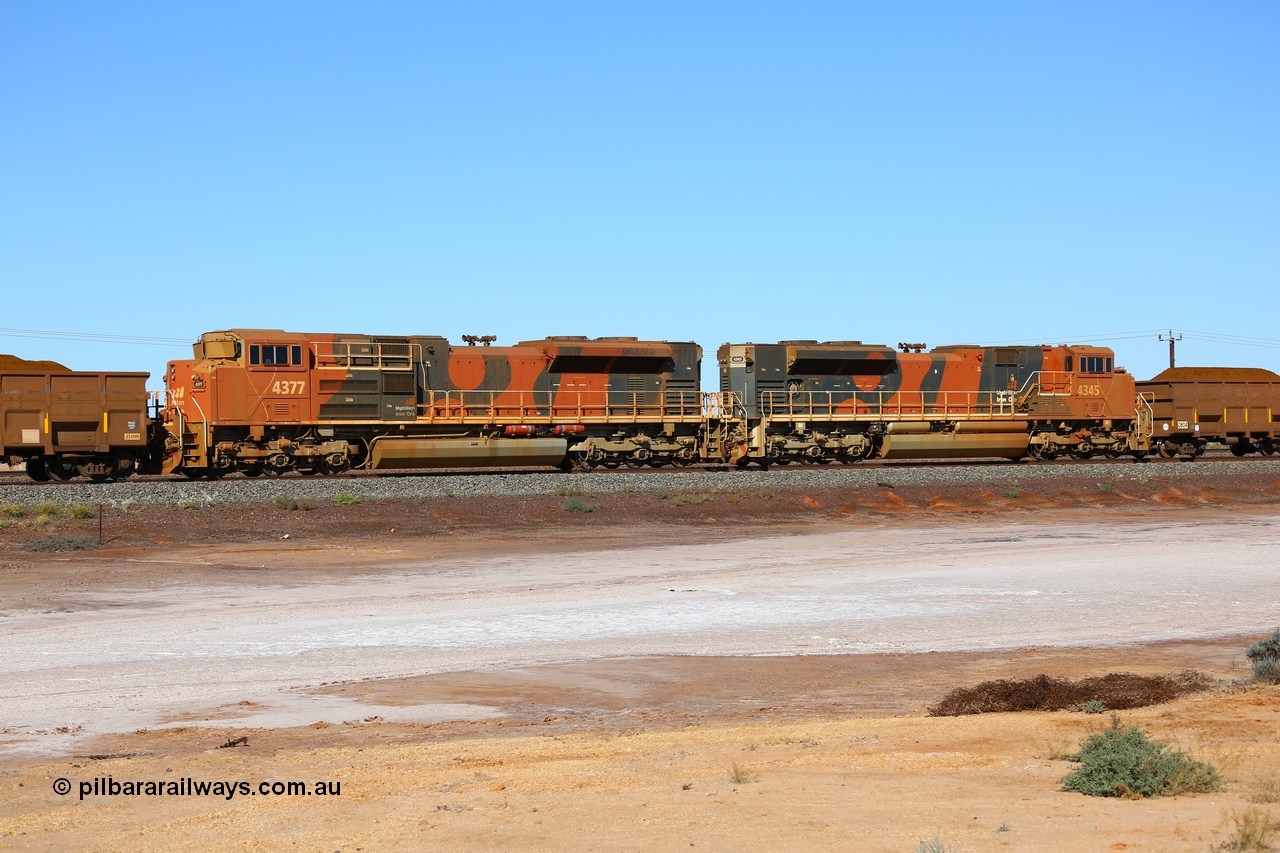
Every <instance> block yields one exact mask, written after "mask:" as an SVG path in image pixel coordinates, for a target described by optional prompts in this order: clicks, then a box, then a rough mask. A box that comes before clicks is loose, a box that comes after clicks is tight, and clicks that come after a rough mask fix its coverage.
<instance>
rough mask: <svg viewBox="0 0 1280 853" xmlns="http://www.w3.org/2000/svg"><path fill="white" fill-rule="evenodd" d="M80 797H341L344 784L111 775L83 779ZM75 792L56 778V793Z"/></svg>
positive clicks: (62, 779) (65, 782)
mask: <svg viewBox="0 0 1280 853" xmlns="http://www.w3.org/2000/svg"><path fill="white" fill-rule="evenodd" d="M77 784H78V787H79V791H80V799H82V800H83V799H84V798H86V797H222V798H223V799H226V800H230V799H234V798H235V797H258V796H263V797H313V796H314V797H340V796H342V783H341V782H337V781H331V780H327V779H323V780H321V781H319V782H282V781H264V782H256V783H255V782H241V781H218V782H206V781H203V780H199V779H192V778H191V777H190V776H184V777H183V778H181V779H168V780H163V781H162V780H154V779H146V780H137V779H130V780H127V781H124V782H119V781H117V780H116V779H114V778H112V777H111V776H106V777H98V778H95V779H92V780H81V781H80V782H79V783H77ZM71 791H72V782H71V780H70V779H66V778H59V779H55V780H53V792H54V793H55V794H58V795H59V796H66V795H67V794H70V793H71Z"/></svg>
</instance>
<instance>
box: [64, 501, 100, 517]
mask: <svg viewBox="0 0 1280 853" xmlns="http://www.w3.org/2000/svg"><path fill="white" fill-rule="evenodd" d="M67 515H69V516H71V517H72V518H93V517H94V515H96V513H95V512H94V511H93V509H92V508H91V507H87V506H85V505H84V504H76V505H75V506H73V507H72V508H71V510H70V511H69V512H68V513H67Z"/></svg>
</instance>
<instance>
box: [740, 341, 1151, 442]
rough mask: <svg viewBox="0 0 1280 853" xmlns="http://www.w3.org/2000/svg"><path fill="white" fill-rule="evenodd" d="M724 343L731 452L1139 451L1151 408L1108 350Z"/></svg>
mask: <svg viewBox="0 0 1280 853" xmlns="http://www.w3.org/2000/svg"><path fill="white" fill-rule="evenodd" d="M899 349H900V350H901V351H898V350H895V349H893V348H891V347H887V346H881V345H874V344H864V343H862V342H861V341H827V342H825V343H818V342H817V341H782V342H780V343H777V344H725V345H724V346H722V347H721V348H720V350H719V353H718V361H719V367H720V391H721V397H722V398H723V399H722V400H721V407H722V408H723V409H724V410H725V411H732V412H734V416H733V417H732V418H727V419H726V420H725V421H724V422H722V424H721V425H720V430H721V435H720V437H719V440H718V443H719V444H720V445H723V447H724V448H725V450H724V455H725V457H726V459H727V460H728V461H731V462H737V463H739V464H746V463H749V462H756V463H758V464H761V465H769V464H774V463H777V464H787V463H790V462H816V463H819V464H821V463H826V462H832V461H836V460H840V461H857V460H861V459H867V458H879V459H948V458H965V457H1005V458H1009V459H1020V458H1023V457H1028V456H1029V457H1033V458H1037V459H1052V458H1054V457H1056V456H1058V455H1060V454H1070V455H1072V456H1075V457H1077V458H1088V457H1090V456H1093V455H1096V454H1104V455H1109V456H1118V455H1121V454H1132V455H1133V456H1135V457H1139V458H1140V457H1141V456H1142V455H1144V454H1145V453H1146V452H1147V450H1148V448H1149V441H1148V436H1149V426H1150V423H1149V418H1148V417H1143V413H1142V412H1140V411H1139V410H1138V407H1137V406H1136V404H1135V393H1134V381H1133V378H1132V377H1131V376H1130V375H1129V374H1128V373H1126V372H1124V370H1123V369H1122V368H1117V367H1116V366H1115V364H1114V355H1113V353H1112V351H1111V350H1110V349H1107V348H1104V347H1085V346H1038V347H981V346H943V347H936V348H934V349H933V350H930V351H928V352H923V351H922V350H923V349H924V345H923V344H899Z"/></svg>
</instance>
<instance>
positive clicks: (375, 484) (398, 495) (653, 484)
mask: <svg viewBox="0 0 1280 853" xmlns="http://www.w3.org/2000/svg"><path fill="white" fill-rule="evenodd" d="M1210 473H1211V474H1212V475H1213V476H1215V477H1216V476H1241V477H1244V476H1250V475H1264V476H1267V477H1280V459H1252V460H1242V459H1236V458H1234V457H1231V456H1230V455H1229V454H1223V455H1222V456H1216V455H1215V456H1210V457H1208V458H1204V459H1202V460H1200V461H1198V462H1196V463H1195V464H1187V463H1185V462H1176V463H1175V462H1155V461H1153V462H1152V463H1150V464H1143V465H1136V464H1133V463H1132V462H1127V461H1123V460H1103V461H1097V462H1083V461H1076V462H1053V463H1036V464H1018V463H1008V462H1006V463H1003V464H992V463H985V464H984V463H977V462H973V461H964V462H947V463H936V462H930V463H921V462H887V463H873V464H870V465H868V464H862V465H847V466H839V465H829V466H805V467H797V466H786V467H775V468H771V469H769V470H768V471H762V470H759V469H751V468H748V469H745V470H737V469H733V470H728V469H723V468H722V469H720V470H707V469H700V468H687V469H681V470H679V471H673V470H670V469H660V470H651V469H638V470H631V469H620V470H617V471H609V472H607V473H595V472H593V473H563V472H560V471H547V470H544V471H529V470H524V471H503V470H486V471H483V472H465V473H459V472H451V471H432V472H428V473H425V474H424V473H417V474H414V475H403V474H398V475H392V476H387V475H374V474H348V475H343V476H336V477H300V476H287V477H281V478H266V477H259V478H248V477H242V476H230V477H226V478H223V479H220V480H216V481H210V480H186V479H181V478H172V477H169V478H162V477H137V478H133V479H130V480H125V481H121V482H116V483H90V482H85V481H71V482H66V483H32V482H30V481H29V480H26V479H24V478H23V476H22V475H21V473H20V472H9V473H6V474H0V503H16V504H23V505H28V506H30V505H33V504H36V503H40V502H43V501H53V502H56V503H60V504H74V503H81V504H87V505H93V504H106V505H116V506H122V505H128V504H170V505H199V504H200V503H201V502H203V503H208V504H215V503H216V504H241V503H264V502H272V501H274V500H275V499H276V498H278V497H294V498H303V497H305V498H308V499H311V500H315V501H329V500H333V499H335V498H340V497H342V496H344V495H351V496H354V497H356V498H359V499H360V500H366V501H376V500H383V499H417V498H450V497H486V496H536V495H543V496H563V495H568V494H595V495H614V496H620V497H623V498H625V496H626V495H627V494H628V493H635V494H637V495H641V494H646V493H654V492H658V491H661V492H664V493H668V494H677V493H699V492H721V491H750V490H758V491H772V490H808V489H812V490H824V489H856V488H866V487H882V488H905V487H909V486H933V485H938V486H946V485H953V486H954V485H960V486H967V485H972V486H973V487H974V488H983V489H988V488H992V487H995V486H1003V487H1005V488H1007V487H1008V486H1009V485H1011V484H1012V485H1021V486H1025V485H1027V484H1029V483H1033V482H1036V481H1051V480H1086V481H1088V480H1094V481H1096V482H1097V483H1099V484H1101V483H1107V482H1111V483H1118V482H1121V481H1124V480H1138V479H1145V478H1151V477H1158V478H1175V479H1176V478H1180V477H1192V476H1202V475H1206V474H1210Z"/></svg>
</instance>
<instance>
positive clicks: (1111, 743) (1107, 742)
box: [1062, 716, 1222, 800]
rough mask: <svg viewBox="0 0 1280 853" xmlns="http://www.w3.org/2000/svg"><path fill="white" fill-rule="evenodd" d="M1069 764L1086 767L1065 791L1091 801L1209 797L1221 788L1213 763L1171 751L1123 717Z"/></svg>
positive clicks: (1091, 740)
mask: <svg viewBox="0 0 1280 853" xmlns="http://www.w3.org/2000/svg"><path fill="white" fill-rule="evenodd" d="M1067 760H1068V761H1075V762H1078V763H1079V764H1080V765H1081V767H1080V768H1079V769H1077V770H1073V771H1072V772H1070V773H1068V774H1067V775H1066V776H1065V777H1064V778H1063V780H1062V790H1064V791H1076V792H1077V793H1081V794H1085V795H1087V796H1090V797H1122V798H1124V799H1130V800H1138V799H1142V798H1144V797H1171V796H1177V795H1178V794H1185V793H1190V792H1193V793H1208V792H1210V791H1216V790H1218V789H1219V788H1221V787H1222V779H1221V777H1219V776H1218V771H1217V770H1215V769H1214V768H1213V767H1212V765H1209V764H1205V763H1204V762H1200V761H1193V760H1192V759H1191V758H1190V757H1189V756H1188V755H1187V754H1186V753H1184V752H1179V751H1177V750H1170V749H1169V747H1168V745H1167V744H1163V743H1157V742H1156V741H1153V740H1151V739H1150V738H1149V737H1147V733H1146V732H1144V731H1143V730H1142V729H1140V728H1138V727H1137V726H1131V727H1128V728H1126V727H1124V726H1122V725H1121V724H1120V718H1119V716H1112V718H1111V726H1110V727H1109V728H1106V729H1103V730H1102V731H1100V732H1098V733H1096V734H1093V735H1090V736H1089V738H1088V739H1087V740H1086V741H1085V742H1084V743H1083V744H1082V745H1081V747H1080V751H1079V752H1077V753H1076V754H1075V755H1070V756H1067Z"/></svg>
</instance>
